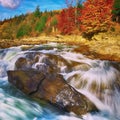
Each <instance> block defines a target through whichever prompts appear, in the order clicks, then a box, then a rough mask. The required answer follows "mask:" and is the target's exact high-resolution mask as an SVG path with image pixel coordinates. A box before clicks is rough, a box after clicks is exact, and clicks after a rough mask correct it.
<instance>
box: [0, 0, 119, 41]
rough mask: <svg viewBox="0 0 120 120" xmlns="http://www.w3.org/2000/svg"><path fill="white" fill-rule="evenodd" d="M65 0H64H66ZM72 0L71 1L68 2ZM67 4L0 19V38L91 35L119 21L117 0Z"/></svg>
mask: <svg viewBox="0 0 120 120" xmlns="http://www.w3.org/2000/svg"><path fill="white" fill-rule="evenodd" d="M66 1H67V0H66ZM72 1H73V0H72ZM71 3H72V2H71ZM71 3H70V4H69V3H68V2H66V4H67V6H68V8H65V9H62V10H56V11H44V12H41V10H40V7H39V6H37V7H36V9H35V11H34V12H33V13H27V14H22V15H20V16H15V17H14V18H11V19H8V20H4V21H1V22H0V39H20V38H23V37H24V38H26V37H36V36H39V35H41V34H46V35H49V34H80V35H83V36H85V37H88V38H91V37H92V36H93V35H94V34H97V33H99V32H106V31H108V30H111V31H115V28H114V24H115V22H116V23H120V0H86V1H85V2H84V3H83V4H81V2H80V0H79V1H78V2H77V3H76V5H72V4H71Z"/></svg>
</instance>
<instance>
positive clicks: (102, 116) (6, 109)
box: [0, 43, 120, 120]
mask: <svg viewBox="0 0 120 120" xmlns="http://www.w3.org/2000/svg"><path fill="white" fill-rule="evenodd" d="M49 46H52V47H51V48H50V49H45V46H44V47H43V45H37V46H35V47H34V46H33V48H32V47H30V48H29V47H28V49H26V50H24V51H22V47H21V46H20V47H13V48H9V49H1V50H0V98H1V99H0V120H8V119H9V120H10V119H11V120H17V119H22V120H53V119H54V120H119V118H120V63H115V62H112V61H101V60H91V59H89V58H87V57H85V56H84V55H82V54H80V53H75V52H72V49H70V48H68V49H67V48H66V46H65V47H64V45H63V46H62V45H61V46H62V49H61V48H60V47H61V46H58V44H54V43H52V44H49ZM41 47H42V49H41ZM47 47H48V45H47ZM58 47H59V48H58ZM19 58H21V60H22V61H23V63H24V64H23V67H26V68H29V67H31V68H33V69H40V70H42V69H46V73H47V71H48V70H49V71H52V70H53V69H54V70H56V71H57V73H59V74H61V75H63V77H64V78H65V80H66V81H67V82H68V84H70V85H71V86H72V87H74V88H75V89H76V90H77V91H78V92H80V93H82V94H84V95H85V96H86V97H88V98H89V99H90V100H91V101H92V102H93V103H94V104H95V105H96V106H97V107H98V108H99V109H100V110H101V112H99V113H93V114H91V113H88V114H86V115H83V116H81V117H80V116H76V115H75V114H73V113H70V114H61V113H59V112H58V113H56V112H55V110H51V109H50V108H45V109H44V107H43V106H41V105H40V104H38V103H36V102H33V100H31V99H29V98H27V96H25V95H23V94H22V93H21V92H20V91H18V90H16V88H13V86H11V85H10V84H9V83H8V82H7V74H6V71H7V70H14V69H15V67H16V61H17V60H18V59H19ZM48 64H49V65H48ZM48 66H50V68H48ZM43 71H45V70H43ZM53 109H54V108H53Z"/></svg>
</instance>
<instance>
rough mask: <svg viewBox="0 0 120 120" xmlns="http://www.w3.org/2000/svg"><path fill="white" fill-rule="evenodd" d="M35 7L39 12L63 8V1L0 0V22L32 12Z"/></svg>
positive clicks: (64, 5)
mask: <svg viewBox="0 0 120 120" xmlns="http://www.w3.org/2000/svg"><path fill="white" fill-rule="evenodd" d="M36 6H39V7H40V10H41V11H45V10H55V9H61V8H65V7H66V4H65V0H0V20H4V19H5V18H7V19H9V18H11V17H13V16H15V15H20V14H22V13H23V14H25V13H28V12H33V11H34V10H35V8H36Z"/></svg>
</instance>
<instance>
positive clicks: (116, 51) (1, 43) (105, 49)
mask: <svg viewBox="0 0 120 120" xmlns="http://www.w3.org/2000/svg"><path fill="white" fill-rule="evenodd" d="M47 42H57V43H66V44H69V45H77V46H78V47H77V48H76V49H75V51H76V52H81V53H82V54H84V55H86V56H88V57H90V58H92V59H94V58H96V59H103V60H112V61H118V62H120V34H111V33H99V34H98V35H95V36H94V37H93V38H92V40H87V39H85V38H83V37H82V36H78V35H65V36H62V35H54V36H45V35H41V36H39V37H31V38H24V39H20V40H19V39H16V40H0V48H1V49H2V48H8V47H13V46H19V45H35V44H43V43H47Z"/></svg>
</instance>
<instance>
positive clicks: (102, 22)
mask: <svg viewBox="0 0 120 120" xmlns="http://www.w3.org/2000/svg"><path fill="white" fill-rule="evenodd" d="M112 7H113V0H87V1H86V2H84V7H83V9H82V10H81V16H80V17H79V21H80V22H81V25H80V27H81V31H82V32H83V33H85V34H88V35H92V34H94V33H97V32H101V31H107V30H108V28H109V27H110V26H111V17H112V14H111V11H112Z"/></svg>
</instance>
